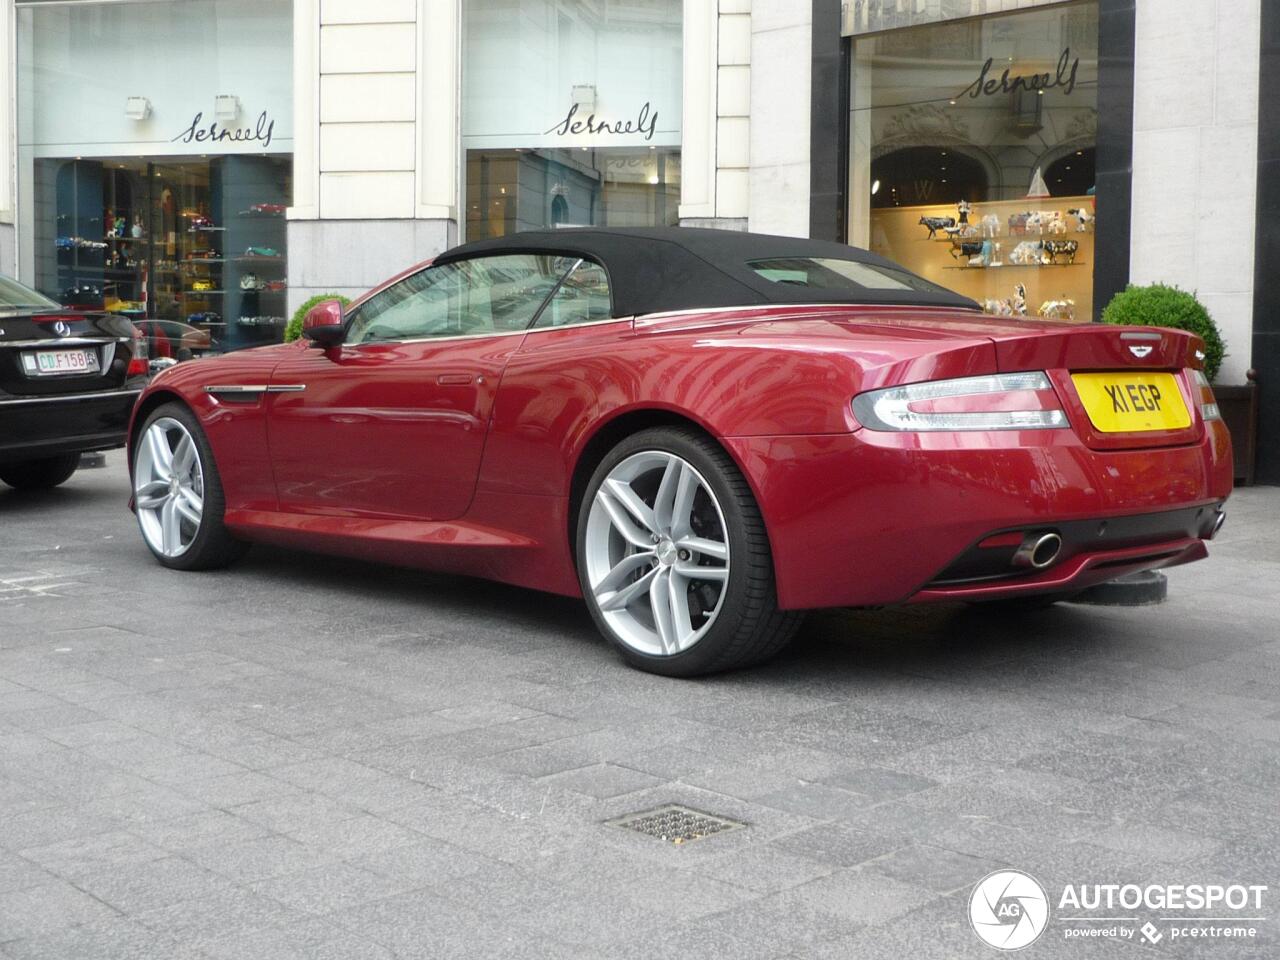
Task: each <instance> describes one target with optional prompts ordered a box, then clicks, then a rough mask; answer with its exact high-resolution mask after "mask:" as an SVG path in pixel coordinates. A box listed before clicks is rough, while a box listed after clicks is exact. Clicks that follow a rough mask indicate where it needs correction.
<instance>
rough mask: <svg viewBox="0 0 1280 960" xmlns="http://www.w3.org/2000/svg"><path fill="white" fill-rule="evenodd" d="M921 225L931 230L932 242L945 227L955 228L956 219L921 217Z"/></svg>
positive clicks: (930, 237)
mask: <svg viewBox="0 0 1280 960" xmlns="http://www.w3.org/2000/svg"><path fill="white" fill-rule="evenodd" d="M920 225H921V226H922V227H926V228H927V229H928V230H929V239H930V240H932V239H933V238H934V237H935V236H936V235H937V233H938V231H939V230H942V229H943V228H945V227H954V226H955V225H956V218H955V217H921V218H920Z"/></svg>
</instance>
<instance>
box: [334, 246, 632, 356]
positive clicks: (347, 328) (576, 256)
mask: <svg viewBox="0 0 1280 960" xmlns="http://www.w3.org/2000/svg"><path fill="white" fill-rule="evenodd" d="M511 256H535V257H537V256H544V257H566V258H573V261H574V262H573V265H572V266H570V267H569V268H568V269H567V270H565V272H564V273H563V274H562V275H561V276H560V277H559V278H557V280H556V282H555V284H554V285H553V286H552V287H551V289H550V290H549V291H548V292H547V295H546V296H545V297H544V298H543V300H542V302H541V303H540V304H539V305H538V309H537V310H535V311H534V313H533V316H532V317H531V318H530V320H529V323H528V325H527V326H525V327H524V328H522V329H520V330H492V331H487V332H484V333H454V334H445V335H442V336H438V337H402V338H399V339H389V340H365V341H361V342H360V343H348V342H347V339H348V338H349V337H350V335H351V327H352V325H353V324H354V323H355V320H356V318H357V317H358V316H359V314H360V311H361V310H362V309H364V307H365V305H366V304H368V303H369V302H370V301H372V300H373V299H374V297H376V296H378V295H379V294H381V293H384V292H386V291H387V290H390V289H391V288H392V287H394V286H396V285H398V284H401V283H404V282H406V281H408V280H411V279H413V278H414V277H416V276H419V275H420V274H423V273H426V271H428V270H432V269H434V268H436V267H446V266H449V265H451V264H458V263H466V262H469V261H472V260H489V259H496V258H498V257H511ZM583 263H592V264H595V265H596V266H597V267H599V268H600V269H601V270H603V271H604V275H605V281H606V282H607V283H608V284H609V316H608V317H607V318H606V319H604V320H591V321H587V322H586V323H574V324H565V325H562V326H558V327H538V326H536V324H537V322H538V319H539V318H540V317H541V316H542V313H543V311H544V310H546V309H547V307H548V306H549V305H550V303H551V301H552V299H553V298H554V297H555V295H556V294H557V293H559V292H560V287H561V286H562V285H563V284H564V282H565V280H566V279H568V277H569V276H570V274H572V273H573V271H574V270H576V269H578V267H579V265H581V264H583ZM625 319H628V318H626V317H619V316H617V314H616V312H615V310H614V302H613V278H612V277H611V276H610V274H609V268H608V266H606V265H605V263H604V262H603V261H601V260H597V259H596V258H595V257H589V256H586V255H584V254H581V253H576V252H574V251H570V250H543V249H537V250H509V251H505V252H501V253H497V252H490V251H484V252H478V253H475V254H473V255H471V256H468V257H450V258H448V259H447V260H444V261H440V260H438V259H437V260H433V261H431V262H430V263H427V264H424V265H423V266H421V267H420V268H418V269H417V270H411V271H409V272H407V273H405V274H404V275H403V276H399V277H396V278H395V279H394V280H392V281H390V282H388V283H386V284H384V285H383V286H381V287H379V288H377V289H375V290H373V291H372V292H370V293H369V294H368V295H367V296H366V297H364V298H363V299H362V300H359V301H358V302H356V303H353V304H351V305H350V306H348V307H347V308H346V310H345V311H344V312H343V317H342V320H343V329H342V338H343V339H342V345H343V346H345V347H349V348H350V349H352V350H358V349H360V348H361V347H371V346H379V345H382V344H388V343H428V342H436V341H449V340H475V339H479V338H481V337H512V336H517V335H523V334H526V333H537V332H540V331H543V330H568V329H573V328H577V327H584V326H589V325H591V324H597V323H616V322H617V321H618V320H625Z"/></svg>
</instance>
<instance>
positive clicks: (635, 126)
mask: <svg viewBox="0 0 1280 960" xmlns="http://www.w3.org/2000/svg"><path fill="white" fill-rule="evenodd" d="M577 115H578V105H577V104H576V103H575V104H574V105H573V106H572V107H570V108H569V112H568V113H566V114H565V116H564V119H563V120H561V121H560V122H559V123H557V124H556V125H555V126H554V127H551V128H550V129H548V130H544V131H543V136H546V135H547V134H549V133H554V134H555V135H556V136H559V137H563V136H566V135H568V134H576V133H592V134H595V133H613V134H619V135H621V134H627V133H643V134H644V138H645V139H646V140H652V139H653V134H654V132H655V131H656V130H657V129H658V111H657V110H654V109H653V108H652V107H651V106H650V105H649V101H647V100H646V101H645V103H644V106H642V107H641V108H640V113H639V114H638V115H637V116H636V118H635V119H634V120H613V121H609V120H597V119H596V115H595V114H594V113H592V114H588V115H587V119H585V120H575V119H574V118H575V117H576V116H577Z"/></svg>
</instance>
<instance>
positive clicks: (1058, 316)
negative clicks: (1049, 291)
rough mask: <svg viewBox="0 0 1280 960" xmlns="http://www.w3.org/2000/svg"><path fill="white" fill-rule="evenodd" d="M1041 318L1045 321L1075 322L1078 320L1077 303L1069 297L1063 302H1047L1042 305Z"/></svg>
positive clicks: (1062, 300)
mask: <svg viewBox="0 0 1280 960" xmlns="http://www.w3.org/2000/svg"><path fill="white" fill-rule="evenodd" d="M1040 316H1041V317H1043V318H1044V319H1045V320H1074V319H1075V318H1076V302H1075V301H1074V300H1072V299H1070V298H1069V297H1063V298H1062V299H1061V300H1046V301H1045V302H1044V303H1042V304H1040Z"/></svg>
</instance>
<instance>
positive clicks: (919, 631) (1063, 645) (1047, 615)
mask: <svg viewBox="0 0 1280 960" xmlns="http://www.w3.org/2000/svg"><path fill="white" fill-rule="evenodd" d="M235 569H236V570H237V571H239V572H240V573H242V574H244V575H246V576H254V577H255V578H257V577H263V578H267V579H269V580H270V581H271V582H272V584H273V586H274V588H275V589H279V588H280V587H286V588H288V587H296V588H297V589H299V590H305V591H307V592H313V591H315V592H319V593H323V594H325V595H327V596H330V597H331V598H334V599H337V600H338V601H339V603H338V605H339V606H342V605H343V604H342V602H341V598H342V597H344V596H348V595H349V596H350V597H352V598H353V599H355V598H359V600H360V601H361V602H363V603H365V604H369V603H372V604H374V605H375V606H377V607H378V608H379V609H381V608H384V607H391V608H395V609H396V610H397V611H398V612H399V615H401V616H402V617H403V619H404V620H405V622H413V621H414V619H415V618H416V617H417V616H418V615H421V616H422V617H423V618H429V619H431V620H433V621H440V620H454V619H456V620H458V621H461V622H463V623H474V624H475V626H476V629H478V630H481V631H483V630H485V629H486V625H493V624H495V623H496V624H497V625H499V626H500V627H501V629H499V630H498V631H497V636H496V637H495V638H494V640H495V641H496V642H499V643H501V642H503V638H505V637H507V636H509V631H511V630H521V631H527V632H528V633H530V634H536V635H539V636H544V637H545V636H552V637H554V638H555V640H556V642H562V643H567V644H571V645H572V646H574V647H581V648H582V650H583V652H584V654H585V653H587V652H588V651H594V652H596V653H599V654H601V655H605V654H607V653H608V649H607V646H606V644H605V641H604V640H603V639H602V638H601V637H600V635H599V634H598V632H597V631H596V629H595V626H594V624H593V623H592V622H591V618H590V616H589V614H588V613H587V610H586V607H585V606H584V605H583V603H582V601H581V600H578V599H575V598H570V597H561V596H556V595H553V594H547V593H541V592H539V591H535V590H526V589H523V588H520V587H513V586H508V585H506V584H501V583H494V582H491V581H487V580H481V579H476V578H472V577H464V576H453V575H448V574H440V573H433V572H430V571H424V570H419V569H414V568H404V567H394V566H384V565H380V564H377V563H371V562H367V561H352V560H349V559H344V558H341V557H333V556H325V555H317V554H311V553H304V552H298V551H292V550H288V549H284V548H279V547H267V546H262V545H258V546H255V547H254V549H253V550H252V551H251V552H250V554H249V555H248V556H247V557H246V558H245V559H244V560H243V561H241V562H240V563H239V564H237V566H236V568H235ZM1093 619H1095V613H1094V610H1092V609H1091V608H1088V607H1083V606H1078V605H1072V604H1058V605H1055V606H1053V607H1049V608H1046V609H1043V610H1036V611H1030V612H1022V611H1018V612H1010V611H1007V610H1004V609H1001V608H998V607H985V606H968V605H963V604H930V605H921V606H914V607H895V608H885V609H876V610H823V611H814V612H811V613H810V614H809V615H808V616H807V618H806V621H805V623H804V625H803V626H802V627H801V629H800V632H799V634H798V635H797V637H796V640H795V642H794V643H793V644H792V645H791V646H790V647H788V648H787V650H785V651H784V652H783V653H782V654H781V655H780V656H779V657H778V658H776V659H775V660H774V661H772V662H771V663H767V664H764V665H761V666H759V667H756V668H755V669H754V670H752V671H751V673H752V674H753V675H754V676H755V678H757V679H760V680H765V679H767V678H768V677H769V676H771V675H786V676H787V677H788V678H789V679H794V678H795V677H796V675H797V674H803V675H809V674H812V675H815V676H817V675H821V676H822V677H823V679H824V681H825V682H827V683H830V682H832V680H833V679H835V678H838V677H840V676H847V677H850V678H853V677H857V676H865V675H867V674H868V673H874V674H885V673H907V674H911V673H930V674H934V673H937V672H945V673H949V674H950V673H967V672H968V671H973V672H974V673H975V674H978V673H980V672H981V671H982V670H983V669H984V665H987V664H990V663H992V662H997V661H1003V660H1010V659H1015V658H1018V657H1022V656H1029V655H1035V656H1038V657H1045V658H1048V660H1050V661H1052V660H1054V659H1056V658H1058V657H1061V658H1062V659H1063V661H1064V662H1065V661H1067V660H1068V659H1070V658H1074V657H1077V656H1088V655H1091V654H1092V653H1093V652H1094V651H1095V650H1098V651H1100V650H1103V649H1106V648H1108V647H1109V646H1110V645H1111V643H1112V641H1111V640H1108V639H1107V638H1105V637H1103V636H1101V635H1099V634H1097V633H1096V632H1095V631H1093V630H1091V621H1092V620H1093ZM491 642H494V641H491ZM511 642H512V652H518V651H519V650H520V649H525V647H522V646H518V645H517V644H516V643H515V641H511ZM618 669H619V670H625V669H626V667H625V666H624V665H623V664H622V663H621V661H618ZM702 682H713V683H714V682H715V678H710V679H709V680H704V681H702Z"/></svg>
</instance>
